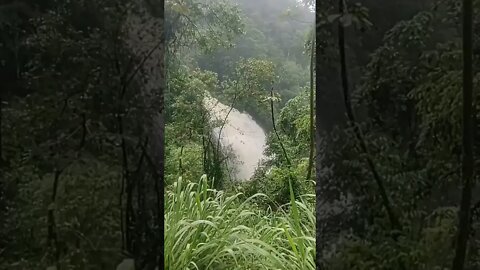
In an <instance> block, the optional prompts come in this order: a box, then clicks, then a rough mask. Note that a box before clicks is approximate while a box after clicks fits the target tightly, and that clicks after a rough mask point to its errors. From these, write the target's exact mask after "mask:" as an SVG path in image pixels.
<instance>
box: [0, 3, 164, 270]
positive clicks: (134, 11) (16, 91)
mask: <svg viewBox="0 0 480 270" xmlns="http://www.w3.org/2000/svg"><path fill="white" fill-rule="evenodd" d="M163 7H164V5H163V1H153V0H149V1H133V0H132V1H129V0H120V1H119V0H81V1H57V0H51V1H50V0H40V1H17V0H12V1H8V0H7V1H0V81H1V82H0V112H1V113H0V180H1V181H0V269H57V270H60V269H114V268H115V267H116V266H117V265H119V263H121V262H122V261H123V262H122V264H121V265H123V266H125V265H128V264H131V263H132V262H133V261H134V263H135V264H136V265H137V269H152V270H153V269H154V268H155V267H156V266H158V265H163V256H162V255H163V247H162V241H163V229H164V228H163V206H162V204H161V202H162V200H163V192H162V189H161V187H162V182H163V169H162V166H163V153H162V151H163V129H162V127H163V118H162V117H163V116H162V106H163V104H162V96H161V95H162V92H163V89H164V81H165V80H164V78H163V77H164V76H163V74H164V68H163V66H164V62H163V55H164V53H163V51H164V46H163V45H164V37H163V14H164V13H163ZM132 259H134V260H132ZM123 269H126V268H123Z"/></svg>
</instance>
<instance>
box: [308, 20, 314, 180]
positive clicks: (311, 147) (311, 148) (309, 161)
mask: <svg viewBox="0 0 480 270" xmlns="http://www.w3.org/2000/svg"><path fill="white" fill-rule="evenodd" d="M312 31H313V33H312V44H311V46H312V48H311V52H310V153H309V155H308V168H307V180H308V179H310V178H311V175H312V168H313V154H314V152H315V125H314V122H313V121H315V117H314V112H315V106H314V99H315V97H314V92H313V82H314V80H313V76H314V72H313V68H314V60H315V28H313V30H312Z"/></svg>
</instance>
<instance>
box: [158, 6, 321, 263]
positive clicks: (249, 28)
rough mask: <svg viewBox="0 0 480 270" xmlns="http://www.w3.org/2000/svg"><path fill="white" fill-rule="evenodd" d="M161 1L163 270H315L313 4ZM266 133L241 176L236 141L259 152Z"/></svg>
mask: <svg viewBox="0 0 480 270" xmlns="http://www.w3.org/2000/svg"><path fill="white" fill-rule="evenodd" d="M166 3H167V6H166V13H165V14H166V24H167V25H168V26H169V27H170V30H169V29H167V56H166V57H167V64H166V65H167V88H166V94H165V105H166V109H165V111H166V118H165V122H166V124H165V138H166V139H165V147H166V152H165V160H166V164H165V166H166V167H165V181H166V195H165V266H166V269H299V270H300V269H315V213H314V209H315V207H314V203H315V202H314V195H313V192H314V179H313V176H314V168H313V161H314V159H313V155H314V153H313V150H314V145H313V143H314V141H313V140H314V136H313V135H314V133H313V124H314V117H313V115H314V107H313V100H314V99H313V98H314V95H313V93H314V73H313V72H314V71H313V68H314V66H313V64H314V61H313V60H314V55H312V51H313V49H314V47H313V46H312V45H313V44H312V40H313V39H314V35H313V32H312V30H313V27H314V13H313V10H312V9H310V8H309V7H308V6H306V5H305V4H302V3H299V2H297V1H294V0H282V1H277V0H275V1H273V0H271V1H260V2H259V1H254V0H249V1H213V0H212V1H208V0H192V1H182V2H177V1H167V2H166ZM206 99H208V100H213V101H212V102H211V103H213V107H209V106H206V102H205V100H206ZM207 103H208V102H207ZM219 107H222V108H224V110H225V111H224V114H223V115H222V117H220V118H215V117H213V115H212V114H214V111H216V110H217V109H218V108H219ZM245 114H248V115H249V116H251V118H246V120H242V121H246V122H248V124H247V125H245V127H244V128H243V129H241V130H238V131H236V130H235V125H236V124H237V122H240V121H241V119H243V118H241V116H242V115H243V116H245ZM255 125H259V126H260V127H261V128H260V131H261V132H257V133H255V134H257V135H258V136H257V135H255V136H253V135H252V137H245V140H248V141H244V142H240V141H239V140H243V139H242V138H244V137H241V138H240V136H241V134H243V133H248V131H247V130H245V129H250V128H249V127H252V126H255ZM229 129H230V130H233V131H229ZM222 132H223V133H222ZM239 134H240V135H239ZM247 135H248V134H247ZM229 136H231V137H234V138H233V141H232V140H230V142H231V143H232V145H233V146H232V147H229V145H228V144H227V143H225V142H226V140H224V139H225V137H227V138H226V139H228V137H229ZM245 136H246V135H245ZM261 136H263V137H265V144H264V146H258V147H264V151H263V154H262V158H259V159H258V166H256V170H255V171H254V172H253V173H252V175H249V176H248V177H247V179H240V178H239V176H238V174H236V173H235V169H240V170H242V167H243V166H245V164H242V163H240V164H239V163H235V162H232V160H235V159H237V158H241V156H240V155H239V153H238V152H237V151H240V150H242V148H247V149H246V150H245V151H246V154H245V155H246V159H247V160H246V161H249V159H255V158H256V157H255V155H254V154H253V153H254V150H255V149H254V148H255V147H257V145H256V144H252V142H251V141H257V140H260V139H261V138H259V137H261ZM235 138H237V139H235ZM235 140H236V141H235ZM235 144H241V146H240V147H239V148H235V147H234V146H235ZM259 145H260V144H259ZM310 150H311V151H310ZM232 167H234V168H232ZM235 167H236V168H235ZM238 167H240V168H238ZM232 169H233V172H232Z"/></svg>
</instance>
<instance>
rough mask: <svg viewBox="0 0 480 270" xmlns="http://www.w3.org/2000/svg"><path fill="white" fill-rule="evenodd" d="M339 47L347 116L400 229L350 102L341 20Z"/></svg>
mask: <svg viewBox="0 0 480 270" xmlns="http://www.w3.org/2000/svg"><path fill="white" fill-rule="evenodd" d="M338 9H339V14H341V15H343V14H344V9H345V7H344V0H339V7H338ZM338 48H339V53H340V65H341V79H342V88H343V99H344V103H345V109H346V112H347V117H348V120H349V125H350V126H351V127H352V129H353V131H354V132H355V136H356V137H357V139H358V141H359V144H360V148H361V150H362V151H363V152H364V154H365V155H366V162H367V165H368V167H369V169H370V171H371V172H372V174H373V178H374V179H375V182H376V183H377V186H378V189H379V192H380V196H381V198H382V201H383V206H384V207H385V210H386V211H387V215H388V218H389V220H390V223H391V225H392V228H393V229H400V222H399V221H398V218H397V216H396V215H395V213H394V211H393V208H392V205H391V202H390V198H389V196H388V194H387V191H386V189H385V186H384V180H383V179H382V177H381V176H380V174H379V173H378V171H377V169H376V167H375V164H374V163H373V161H372V159H371V158H370V155H369V152H368V148H367V146H366V143H365V139H364V138H363V135H362V131H361V129H360V128H359V126H358V125H357V123H356V120H355V115H354V113H353V109H352V104H351V102H350V96H349V85H348V73H347V62H346V55H345V31H344V26H343V24H342V22H341V21H340V20H339V22H338Z"/></svg>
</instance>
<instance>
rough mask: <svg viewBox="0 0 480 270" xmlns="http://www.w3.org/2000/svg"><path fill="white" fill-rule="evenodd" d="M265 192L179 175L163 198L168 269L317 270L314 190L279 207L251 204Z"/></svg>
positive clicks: (166, 267)
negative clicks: (229, 190) (231, 190)
mask: <svg viewBox="0 0 480 270" xmlns="http://www.w3.org/2000/svg"><path fill="white" fill-rule="evenodd" d="M264 196H265V195H262V194H255V195H253V196H251V197H248V198H245V197H244V195H243V194H241V193H237V194H233V195H228V194H226V193H225V192H223V191H218V190H214V189H209V187H208V185H207V179H206V176H203V177H202V178H201V180H200V181H199V182H198V183H184V181H183V180H182V178H180V179H179V180H178V181H176V182H175V184H174V185H172V186H171V188H169V189H168V190H167V196H166V200H165V251H166V254H165V265H166V266H165V269H315V261H314V254H315V238H314V237H312V235H314V230H315V215H314V212H313V201H312V199H311V198H312V197H313V195H306V196H305V198H303V199H300V200H298V201H295V200H291V201H290V204H289V205H285V206H283V207H282V208H281V209H280V210H279V211H275V212H274V211H272V210H261V209H259V208H258V207H257V206H256V205H255V204H254V203H253V201H254V200H255V198H257V197H264ZM309 197H310V198H309Z"/></svg>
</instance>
